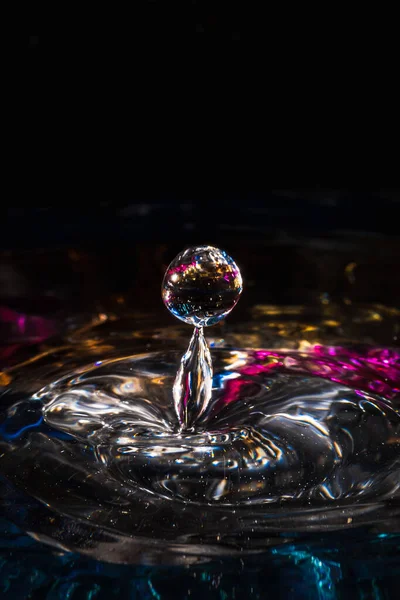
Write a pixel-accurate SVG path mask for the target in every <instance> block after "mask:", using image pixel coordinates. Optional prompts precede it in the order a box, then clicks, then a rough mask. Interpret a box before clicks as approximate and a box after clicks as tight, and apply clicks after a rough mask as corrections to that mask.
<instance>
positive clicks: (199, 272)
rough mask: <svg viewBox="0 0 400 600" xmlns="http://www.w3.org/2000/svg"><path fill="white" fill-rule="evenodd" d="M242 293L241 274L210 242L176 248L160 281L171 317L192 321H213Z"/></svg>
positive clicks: (231, 305) (199, 324)
mask: <svg viewBox="0 0 400 600" xmlns="http://www.w3.org/2000/svg"><path fill="white" fill-rule="evenodd" d="M241 293H242V276H241V274H240V271H239V268H238V266H237V265H236V263H235V262H234V260H233V259H232V258H231V257H230V256H229V255H228V254H226V252H224V251H223V250H219V249H218V248H214V247H213V246H196V247H193V248H188V249H187V250H184V251H183V252H180V253H179V254H178V256H177V257H176V258H175V259H174V260H173V261H172V262H171V264H170V265H169V267H168V269H167V271H166V273H165V276H164V280H163V283H162V288H161V294H162V298H163V301H164V304H165V306H166V307H167V308H168V310H170V311H171V313H172V314H173V315H175V317H177V318H178V319H181V320H182V321H185V322H186V323H190V324H191V325H195V326H197V327H203V326H204V327H205V326H208V325H214V324H215V323H217V322H218V321H220V320H221V319H223V318H224V317H226V315H227V314H228V313H229V312H230V311H231V310H232V308H233V307H234V306H235V304H236V303H237V301H238V300H239V297H240V294H241Z"/></svg>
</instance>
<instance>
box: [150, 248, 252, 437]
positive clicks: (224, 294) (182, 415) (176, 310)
mask: <svg viewBox="0 0 400 600" xmlns="http://www.w3.org/2000/svg"><path fill="white" fill-rule="evenodd" d="M242 289H243V286H242V277H241V274H240V271H239V268H238V266H237V265H236V264H235V262H234V261H233V259H232V258H231V257H230V256H228V254H227V253H226V252H224V251H223V250H219V249H218V248H214V247H213V246H196V247H194V248H187V249H186V250H184V251H183V252H180V253H179V254H178V256H176V258H175V259H174V260H173V261H172V262H171V264H170V265H169V267H168V269H167V271H166V273H165V276H164V280H163V283H162V287H161V295H162V298H163V301H164V303H165V305H166V307H167V308H168V310H169V311H170V312H171V313H172V314H173V315H174V316H175V317H177V318H178V319H180V320H182V321H184V322H185V323H189V324H192V325H194V326H195V329H194V332H193V335H192V339H191V341H190V344H189V347H188V349H187V351H186V353H185V354H184V355H183V357H182V360H181V363H180V366H179V369H178V373H177V375H176V379H175V383H174V386H173V396H174V406H175V410H176V414H177V416H178V420H179V423H180V430H183V429H191V428H192V427H193V426H194V424H195V423H196V421H197V420H198V419H199V418H200V417H201V415H202V414H203V413H204V412H205V411H206V410H207V407H208V404H209V402H210V399H211V387H212V362H211V355H210V351H209V349H208V346H207V342H206V340H205V338H204V334H203V327H206V326H209V325H214V324H215V323H217V322H218V321H220V320H221V319H223V318H224V317H226V315H227V314H228V313H229V312H230V311H231V310H232V308H233V307H234V306H235V305H236V303H237V302H238V300H239V297H240V294H241V293H242Z"/></svg>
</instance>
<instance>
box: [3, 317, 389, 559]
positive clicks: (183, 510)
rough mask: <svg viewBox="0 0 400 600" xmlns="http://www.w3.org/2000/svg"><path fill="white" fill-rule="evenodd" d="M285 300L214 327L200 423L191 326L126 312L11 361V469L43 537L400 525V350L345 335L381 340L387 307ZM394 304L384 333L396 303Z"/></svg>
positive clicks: (203, 551) (7, 429) (190, 542)
mask: <svg viewBox="0 0 400 600" xmlns="http://www.w3.org/2000/svg"><path fill="white" fill-rule="evenodd" d="M274 310H275V309H273V308H272V307H269V308H266V307H264V308H261V307H259V308H257V309H255V311H254V319H253V321H252V322H248V323H243V324H241V325H240V326H238V327H237V328H234V327H232V328H231V329H229V330H227V331H226V332H225V333H224V334H223V337H219V336H218V335H215V336H214V337H209V342H210V347H211V356H212V360H213V367H214V374H213V387H212V395H211V401H210V402H209V403H208V405H207V407H206V409H205V410H204V411H203V412H202V414H201V415H200V416H199V418H198V420H197V422H196V427H195V428H194V430H192V431H187V432H182V431H180V427H179V425H180V423H179V418H178V415H177V412H176V410H175V407H174V401H173V383H174V379H175V376H176V370H177V367H178V366H179V361H180V359H181V357H182V353H183V350H184V348H185V346H187V343H188V335H187V327H183V328H182V329H179V328H175V329H173V328H168V329H166V330H147V331H142V332H140V331H136V332H135V334H134V337H132V323H130V322H129V321H127V322H126V321H123V320H120V321H113V322H106V321H99V322H97V323H96V324H94V325H93V327H92V328H90V329H86V330H84V331H82V332H76V334H74V335H73V336H72V337H71V339H70V340H66V343H65V344H64V345H63V346H60V347H57V348H50V349H49V350H48V351H47V352H45V353H43V354H42V355H38V356H37V357H35V359H34V360H32V361H27V362H26V364H24V365H17V366H16V367H15V369H10V370H9V372H7V377H8V380H7V385H6V386H4V387H3V389H2V396H1V425H0V427H1V430H0V433H1V438H0V473H1V474H2V475H3V476H4V477H5V479H6V480H7V481H8V482H9V484H10V485H12V486H15V489H16V490H19V491H20V493H23V494H25V495H26V496H27V497H28V498H31V499H34V502H35V503H36V504H32V502H33V500H32V501H29V502H31V504H29V503H26V506H30V505H32V508H28V509H27V511H28V512H26V511H25V515H26V516H25V519H26V520H27V522H28V523H29V522H30V529H31V530H32V531H34V532H35V535H38V536H39V537H40V536H43V539H44V538H45V539H46V540H48V539H52V540H53V542H52V543H56V544H61V545H63V547H66V548H74V549H76V548H77V545H78V548H80V549H81V550H82V549H85V548H87V547H88V546H87V545H88V544H91V546H90V547H91V548H92V550H93V552H94V554H95V555H96V556H104V552H105V549H106V548H108V551H107V552H108V553H107V556H108V558H107V560H125V559H124V558H123V557H126V556H128V554H129V556H130V557H133V556H137V553H138V552H140V553H143V552H145V553H146V552H147V553H148V555H152V556H153V554H152V553H154V552H155V548H156V546H157V544H159V543H160V540H162V544H163V549H164V552H165V553H166V554H168V555H169V556H170V557H171V556H179V557H184V556H185V557H187V556H192V557H194V556H200V555H202V556H204V555H209V554H210V553H211V554H212V553H217V554H218V555H224V554H230V555H235V553H239V554H242V553H243V552H246V551H247V552H255V551H260V550H261V549H262V548H265V547H266V546H268V545H270V544H271V543H277V540H282V539H283V538H282V537H281V536H282V534H283V535H284V536H286V537H287V539H290V536H292V535H293V532H296V531H298V532H305V531H307V532H308V531H323V530H326V529H341V528H348V527H354V526H357V525H368V526H372V527H374V528H375V529H374V530H376V528H379V527H380V523H384V524H385V527H386V528H387V527H388V526H389V523H390V522H391V520H393V519H396V518H397V517H398V515H399V513H400V508H399V504H400V484H399V482H400V408H399V404H400V401H399V398H400V352H399V350H398V349H396V348H395V347H391V346H390V345H389V344H386V345H378V344H371V343H366V341H365V340H364V339H361V336H360V335H357V338H358V339H359V343H354V341H352V340H351V337H350V336H349V335H348V333H349V331H348V329H347V327H351V328H352V331H354V330H355V331H356V332H357V328H358V327H359V330H360V331H363V332H364V335H365V336H366V338H368V339H369V340H371V338H372V335H373V331H374V328H375V327H376V324H377V318H376V317H375V316H374V315H376V314H378V313H377V312H376V310H375V309H374V310H373V309H365V310H364V309H363V310H360V311H359V312H358V313H357V315H356V317H357V318H358V322H357V319H355V317H354V314H353V315H352V317H351V319H349V321H348V323H349V325H347V322H346V319H345V317H343V319H342V321H341V323H340V326H339V325H336V324H335V323H337V322H338V321H334V320H333V319H332V317H331V318H330V319H327V318H325V319H323V320H322V321H321V319H320V318H318V319H319V321H318V323H319V324H317V321H316V320H314V321H313V322H311V321H310V319H309V316H310V315H305V314H303V312H302V309H293V308H291V309H287V312H286V313H285V310H284V309H282V308H281V309H279V313H278V314H274ZM266 311H268V319H267V320H265V314H266ZM296 311H297V312H296ZM294 313H295V314H294ZM382 314H383V315H384V316H383V317H382V319H381V321H378V327H379V333H380V334H381V335H387V332H389V331H392V330H393V326H396V323H397V318H398V315H397V313H390V312H387V313H382ZM354 328H355V329H354ZM376 331H378V329H377V330H376ZM216 333H217V334H218V332H216ZM219 333H223V332H222V331H221V332H219ZM346 336H347V337H346ZM149 347H150V348H149ZM254 348H255V349H254ZM33 506H34V507H35V508H33ZM39 515H40V517H39ZM61 516H62V517H61ZM78 523H79V526H78ZM82 527H84V528H85V531H86V533H85V534H84V533H82V531H83V530H82ZM77 528H78V529H77ZM78 530H79V531H80V534H79V541H77V538H76V537H74V533H73V532H74V531H78ZM378 530H379V529H378ZM100 532H101V535H100ZM99 535H100V537H99ZM90 540H92V541H90ZM279 543H281V542H279ZM111 548H112V549H113V550H112V552H113V554H112V555H111V554H110V552H111ZM140 560H141V559H140ZM182 560H183V558H182ZM185 560H186V559H185Z"/></svg>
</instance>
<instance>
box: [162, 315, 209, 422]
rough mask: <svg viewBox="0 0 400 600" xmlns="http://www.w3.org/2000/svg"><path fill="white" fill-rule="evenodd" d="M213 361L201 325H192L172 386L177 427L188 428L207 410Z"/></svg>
mask: <svg viewBox="0 0 400 600" xmlns="http://www.w3.org/2000/svg"><path fill="white" fill-rule="evenodd" d="M212 378H213V371H212V362H211V355H210V351H209V349H208V346H207V342H206V340H205V338H204V333H203V328H202V327H195V328H194V331H193V335H192V339H191V340H190V344H189V347H188V349H187V351H186V352H185V354H184V355H183V357H182V360H181V364H180V366H179V369H178V373H177V375H176V378H175V382H174V386H173V390H172V393H173V397H174V406H175V410H176V414H177V416H178V420H179V423H180V429H181V430H182V429H191V428H193V427H194V425H195V422H196V420H197V419H199V418H200V417H201V416H202V414H203V413H204V412H205V411H206V409H207V407H208V404H209V402H210V399H211V391H212Z"/></svg>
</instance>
